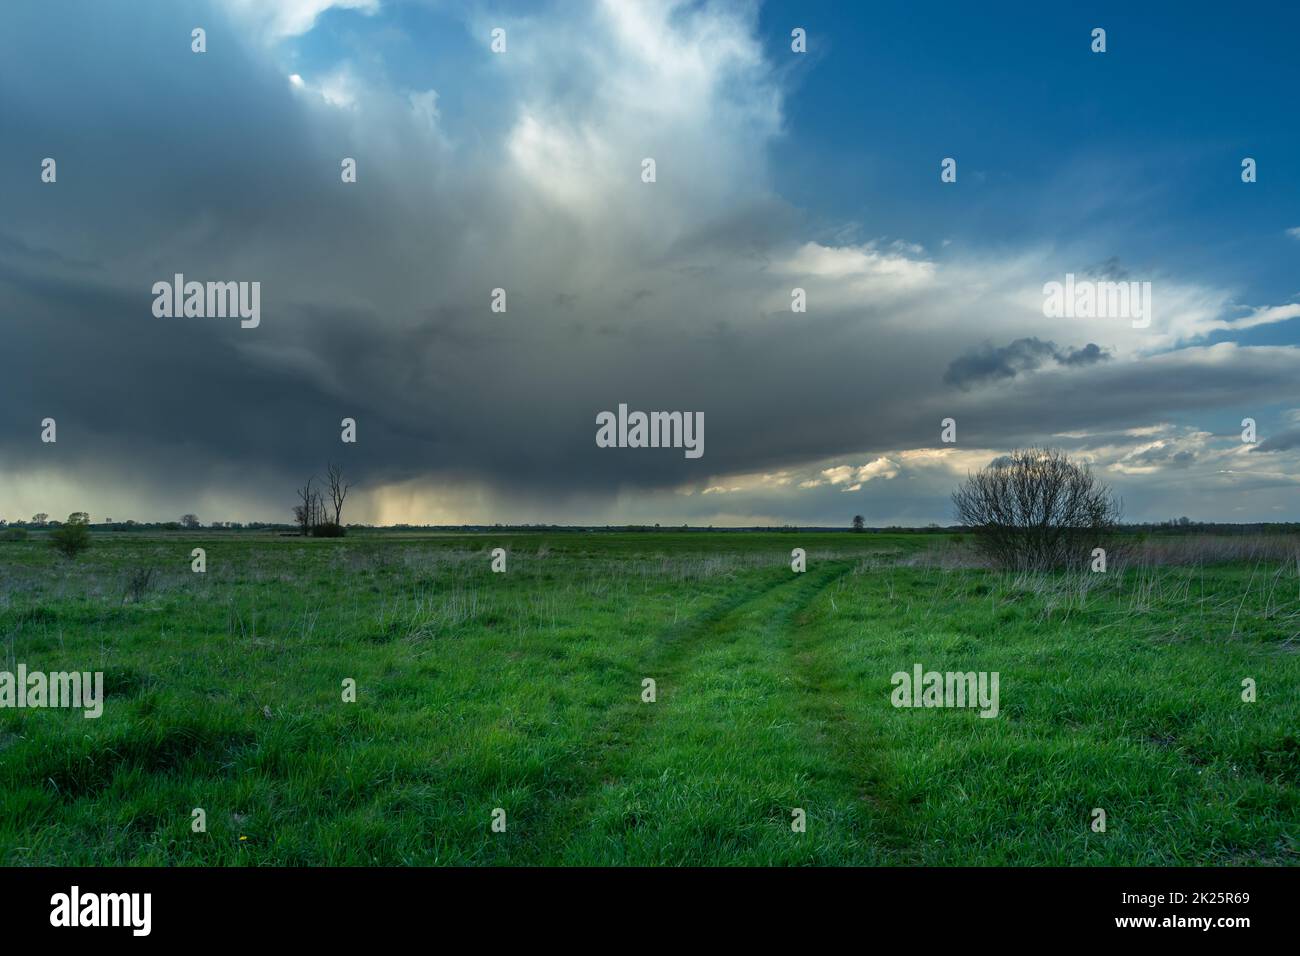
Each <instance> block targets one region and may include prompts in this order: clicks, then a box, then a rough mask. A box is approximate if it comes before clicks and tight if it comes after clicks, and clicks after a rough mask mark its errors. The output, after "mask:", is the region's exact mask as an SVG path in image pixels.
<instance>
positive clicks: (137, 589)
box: [122, 565, 156, 604]
mask: <svg viewBox="0 0 1300 956" xmlns="http://www.w3.org/2000/svg"><path fill="white" fill-rule="evenodd" d="M155 570H156V569H155V568H151V567H149V566H147V565H141V566H139V567H135V568H132V569H131V570H130V571H128V572H127V573H126V582H125V584H124V586H123V588H122V603H123V604H125V603H126V602H127V601H128V600H130V601H134V602H136V603H139V602H140V601H141V600H142V599H143V598H144V596H145V592H146V591H148V590H149V585H151V584H152V583H153V576H154V573H155Z"/></svg>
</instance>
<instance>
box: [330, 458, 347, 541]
mask: <svg viewBox="0 0 1300 956" xmlns="http://www.w3.org/2000/svg"><path fill="white" fill-rule="evenodd" d="M325 474H326V478H327V480H328V481H329V486H330V500H331V501H332V502H333V504H334V523H335V524H336V525H338V526H339V527H342V526H343V499H344V498H346V497H347V496H348V489H349V488H351V487H352V485H351V483H350V482H345V481H344V480H343V466H342V465H330V466H328V468H327V469H326V472H325Z"/></svg>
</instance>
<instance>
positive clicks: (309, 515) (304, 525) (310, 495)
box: [293, 475, 320, 535]
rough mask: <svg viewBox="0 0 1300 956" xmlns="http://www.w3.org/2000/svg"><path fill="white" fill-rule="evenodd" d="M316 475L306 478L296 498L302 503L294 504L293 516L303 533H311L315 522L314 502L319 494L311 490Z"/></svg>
mask: <svg viewBox="0 0 1300 956" xmlns="http://www.w3.org/2000/svg"><path fill="white" fill-rule="evenodd" d="M315 480H316V476H315V475H313V476H312V477H310V478H308V479H307V483H306V484H305V485H303V486H302V487H301V488H299V489H298V500H299V501H301V502H302V504H298V505H294V508H293V517H294V520H295V521H297V522H298V527H299V528H300V529H301V530H302V533H303V534H305V535H306V534H311V529H312V527H313V526H314V525H315V524H316V508H315V505H316V502H317V501H318V500H319V498H320V496H319V495H318V494H317V493H316V492H315V491H313V490H312V487H311V485H312V482H313V481H315Z"/></svg>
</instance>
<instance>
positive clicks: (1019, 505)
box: [952, 448, 1122, 571]
mask: <svg viewBox="0 0 1300 956" xmlns="http://www.w3.org/2000/svg"><path fill="white" fill-rule="evenodd" d="M952 500H953V505H954V506H955V507H956V510H957V516H958V518H959V519H960V520H961V522H962V524H964V525H966V526H967V527H969V528H971V529H972V530H973V531H974V532H975V545H976V547H977V548H978V549H979V551H980V552H981V553H983V554H984V555H986V556H987V557H988V558H989V559H990V560H991V561H992V562H993V563H994V564H995V565H997V566H998V567H1002V568H1007V569H1011V570H1017V571H1042V570H1048V569H1051V568H1063V567H1065V568H1077V567H1080V566H1082V565H1083V564H1085V563H1086V561H1087V560H1088V558H1089V556H1090V555H1091V552H1092V549H1093V548H1097V547H1103V546H1108V545H1109V544H1110V543H1111V538H1112V536H1113V533H1114V531H1115V528H1116V526H1117V524H1118V522H1119V518H1120V514H1121V510H1122V509H1121V506H1120V503H1119V501H1118V500H1117V499H1116V498H1115V497H1114V495H1112V494H1111V491H1110V489H1109V488H1107V487H1106V486H1105V485H1104V484H1102V483H1101V482H1100V481H1098V480H1097V478H1096V477H1094V476H1093V474H1092V472H1091V470H1090V469H1089V468H1088V466H1087V465H1080V464H1076V463H1075V462H1072V461H1070V460H1069V458H1067V457H1066V456H1065V454H1064V453H1063V452H1060V451H1057V450H1055V449H1051V448H1028V449H1024V450H1018V451H1014V452H1012V453H1011V454H1010V455H1007V456H1006V457H1004V458H1000V459H998V460H997V461H995V462H994V463H993V464H991V465H989V466H988V467H987V468H984V469H983V470H982V471H979V472H976V473H975V474H973V475H968V476H967V478H966V481H965V482H963V483H962V485H961V487H959V488H958V489H957V490H956V491H955V492H953V496H952Z"/></svg>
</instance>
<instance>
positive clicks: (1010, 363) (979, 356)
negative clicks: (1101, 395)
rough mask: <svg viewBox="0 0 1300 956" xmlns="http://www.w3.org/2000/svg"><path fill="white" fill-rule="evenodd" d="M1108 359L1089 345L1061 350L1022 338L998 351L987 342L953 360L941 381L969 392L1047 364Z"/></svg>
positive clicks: (1075, 364)
mask: <svg viewBox="0 0 1300 956" xmlns="http://www.w3.org/2000/svg"><path fill="white" fill-rule="evenodd" d="M1109 357H1110V356H1108V355H1107V354H1106V353H1105V352H1104V351H1103V350H1102V348H1101V346H1099V345H1096V344H1094V343H1091V342H1090V343H1088V344H1087V345H1085V346H1084V347H1083V348H1080V349H1068V348H1064V349H1063V348H1060V347H1058V346H1057V344H1056V343H1055V342H1044V341H1043V340H1042V339H1039V338H1036V337H1034V338H1022V339H1016V340H1015V341H1014V342H1011V343H1010V344H1008V345H1004V346H1001V347H998V348H994V347H993V346H992V345H990V344H987V343H986V344H985V345H984V346H983V347H982V348H979V349H975V350H972V351H970V352H968V353H966V354H965V355H963V356H961V357H959V358H956V359H954V360H953V361H952V364H950V365H949V366H948V370H947V371H946V372H945V373H944V376H943V380H944V382H945V383H946V384H948V385H953V386H956V387H957V388H960V389H969V388H971V387H972V386H975V385H980V384H983V383H985V382H989V381H996V380H998V379H1007V378H1015V377H1016V376H1017V375H1019V374H1020V373H1021V372H1032V371H1034V370H1036V369H1039V368H1041V367H1042V366H1043V365H1045V364H1047V363H1049V362H1056V363H1057V364H1059V365H1067V366H1082V365H1093V364H1095V363H1097V362H1102V361H1105V360H1106V359H1107V358H1109Z"/></svg>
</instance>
